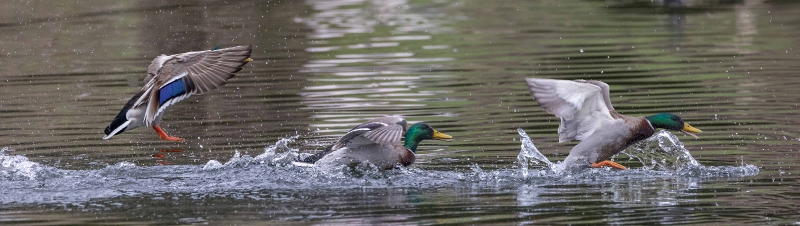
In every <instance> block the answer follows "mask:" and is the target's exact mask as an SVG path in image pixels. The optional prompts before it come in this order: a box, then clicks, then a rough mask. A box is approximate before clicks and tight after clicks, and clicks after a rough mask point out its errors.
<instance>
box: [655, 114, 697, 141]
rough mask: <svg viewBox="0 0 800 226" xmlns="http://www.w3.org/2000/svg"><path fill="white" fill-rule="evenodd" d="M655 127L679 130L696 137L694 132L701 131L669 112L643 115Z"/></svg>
mask: <svg viewBox="0 0 800 226" xmlns="http://www.w3.org/2000/svg"><path fill="white" fill-rule="evenodd" d="M645 118H647V121H650V124H651V125H653V127H655V128H662V129H669V130H677V131H681V132H683V133H685V134H688V135H690V136H693V137H695V138H698V137H697V135H694V134H695V133H700V132H703V131H702V130H699V129H697V128H694V127H693V126H691V125H689V123H686V122H684V121H683V119H682V118H681V117H680V116H677V115H675V114H671V113H660V114H656V115H651V116H647V117H645Z"/></svg>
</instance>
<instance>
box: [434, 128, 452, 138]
mask: <svg viewBox="0 0 800 226" xmlns="http://www.w3.org/2000/svg"><path fill="white" fill-rule="evenodd" d="M433 139H437V140H450V139H453V137H452V136H450V135H447V134H444V133H442V132H439V131H437V130H433Z"/></svg>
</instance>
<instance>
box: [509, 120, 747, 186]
mask: <svg viewBox="0 0 800 226" xmlns="http://www.w3.org/2000/svg"><path fill="white" fill-rule="evenodd" d="M517 132H518V133H519V135H520V141H521V142H522V148H521V150H520V153H519V155H518V156H517V164H518V166H519V167H520V169H521V172H522V176H523V177H524V178H528V177H529V174H530V169H531V168H532V166H533V165H536V164H540V163H544V164H546V165H547V169H548V170H546V171H539V175H538V176H539V177H542V176H547V174H555V175H558V174H561V173H563V172H564V167H565V166H564V164H563V163H561V162H559V163H557V164H553V163H551V162H550V161H549V160H547V157H545V156H544V155H542V153H541V152H539V150H538V149H537V148H536V146H534V145H533V142H532V141H531V138H530V137H529V136H528V134H527V133H525V131H524V130H522V129H521V128H519V129H517ZM622 153H624V154H627V155H628V156H630V157H631V158H632V159H637V160H638V161H639V162H641V163H642V165H643V167H642V169H643V171H641V172H644V173H647V174H651V175H655V174H660V173H661V172H667V174H666V175H671V174H672V173H673V172H674V173H676V175H678V176H681V177H689V178H730V177H746V176H754V175H757V174H758V173H759V169H758V167H757V166H754V165H749V164H745V163H744V161H742V163H741V166H710V167H709V166H703V165H701V164H700V163H699V162H698V161H697V160H695V159H694V157H692V155H691V154H690V153H689V150H688V149H686V148H685V146H684V145H683V142H681V141H680V140H679V139H678V137H677V136H675V135H674V134H672V133H670V132H668V131H664V130H662V131H659V132H657V133H656V134H655V135H653V136H651V137H649V138H647V139H645V140H642V141H640V142H637V143H636V144H633V145H631V146H630V147H628V148H627V149H625V150H623V151H622ZM585 171H589V172H599V173H605V174H614V173H620V172H613V171H608V170H604V169H590V170H585ZM627 171H630V170H627ZM612 172H613V173H612ZM589 175H591V174H589ZM585 176H586V175H585V174H580V175H577V176H572V175H571V176H568V177H570V178H578V177H585Z"/></svg>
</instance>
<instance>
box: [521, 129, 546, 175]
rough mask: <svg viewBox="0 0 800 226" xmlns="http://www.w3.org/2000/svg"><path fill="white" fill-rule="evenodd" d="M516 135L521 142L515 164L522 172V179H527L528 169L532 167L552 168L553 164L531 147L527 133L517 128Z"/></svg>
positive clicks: (534, 147) (533, 146)
mask: <svg viewBox="0 0 800 226" xmlns="http://www.w3.org/2000/svg"><path fill="white" fill-rule="evenodd" d="M517 133H519V136H520V139H519V140H520V142H522V145H521V149H520V151H519V155H517V164H518V166H519V168H520V170H521V172H522V176H523V177H525V178H527V177H528V175H529V173H530V172H529V169H530V167H532V166H536V165H541V164H545V166H546V167H547V168H551V167H552V166H553V163H552V162H550V160H548V159H547V157H545V156H544V155H543V154H542V153H541V152H539V149H537V148H536V146H535V145H533V141H531V138H530V137H529V136H528V134H527V133H525V130H522V128H517Z"/></svg>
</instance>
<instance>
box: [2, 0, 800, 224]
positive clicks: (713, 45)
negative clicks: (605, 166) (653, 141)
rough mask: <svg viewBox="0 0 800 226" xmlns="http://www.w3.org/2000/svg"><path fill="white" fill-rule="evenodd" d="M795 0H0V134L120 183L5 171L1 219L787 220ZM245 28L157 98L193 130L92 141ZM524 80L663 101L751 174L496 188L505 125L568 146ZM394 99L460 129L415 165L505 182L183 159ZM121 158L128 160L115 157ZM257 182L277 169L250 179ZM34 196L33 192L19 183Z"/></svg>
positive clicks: (506, 148)
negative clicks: (197, 54)
mask: <svg viewBox="0 0 800 226" xmlns="http://www.w3.org/2000/svg"><path fill="white" fill-rule="evenodd" d="M799 3H800V2H797V3H796V2H794V1H769V0H743V1H688V0H687V1H665V0H662V1H654V2H652V1H622V0H620V1H577V0H570V1H531V2H529V1H480V0H475V1H473V0H462V1H451V0H432V1H428V0H424V1H404V0H394V1H358V0H353V1H323V0H308V1H163V2H154V1H2V2H0V53H2V55H0V80H2V82H0V86H1V87H2V88H0V146H2V147H9V148H11V149H14V150H16V151H14V152H10V153H11V154H13V155H24V156H26V157H27V158H29V159H30V161H31V162H35V163H39V164H41V165H43V166H47V167H52V168H54V169H59V170H63V171H65V172H67V173H64V172H61V171H59V175H61V173H63V174H65V175H70V174H74V175H78V176H76V177H85V176H87V174H88V175H93V176H97V175H100V176H97V178H98V179H100V178H105V177H103V175H106V174H109V175H112V176H113V178H117V179H119V180H120V181H122V182H119V183H120V184H114V185H109V184H107V183H104V182H97V183H98V184H97V185H96V186H97V187H101V188H103V189H99V190H102V191H105V192H108V194H101V195H94V194H91V192H90V191H91V190H90V188H91V187H92V186H93V185H92V181H91V180H90V179H92V178H95V177H93V176H88V177H87V178H89V179H86V180H75V181H70V180H66V181H59V182H52V180H57V179H54V177H45V178H48V179H41V178H40V179H38V180H37V179H32V181H34V182H29V181H26V180H16V179H7V180H4V181H5V183H6V184H7V187H5V188H6V189H7V190H6V191H5V193H3V194H4V195H5V196H6V197H4V198H2V200H3V202H2V205H0V222H12V223H34V224H38V223H41V224H46V223H76V224H88V223H100V224H107V223H124V222H131V223H132V224H165V223H192V222H193V221H192V220H190V219H189V218H197V217H202V218H203V222H210V223H214V224H223V223H224V224H233V223H242V224H249V223H253V222H252V221H273V220H277V221H282V223H301V224H308V223H326V224H354V223H362V224H374V223H386V224H389V223H394V224H411V223H413V224H449V223H498V224H503V223H511V222H513V223H588V224H596V223H633V224H643V223H712V222H728V223H742V224H752V223H773V224H792V223H795V222H798V221H800V219H799V217H797V216H798V211H800V208H798V206H797V204H796V203H797V202H796V201H795V200H794V199H795V198H798V194H800V193H797V192H796V187H797V186H798V185H800V184H799V183H798V177H797V174H798V173H800V171H798V170H797V162H798V160H797V158H798V156H797V153H798V151H797V150H796V149H797V144H799V143H800V129H799V128H798V126H799V125H800V120H798V117H797V116H798V115H799V114H798V109H800V107H798V103H800V96H798V94H800V91H798V87H800V77H797V76H796V75H795V70H796V69H797V68H798V66H797V65H798V64H797V62H798V59H800V55H799V54H798V53H797V52H796V51H797V50H794V47H796V45H797V44H796V43H797V42H798V41H800V40H798V39H800V32H799V31H800V23H798V22H797V21H798V20H800V14H798V13H796V12H797V11H798V10H800V4H799ZM241 44H252V45H253V48H254V51H253V56H252V58H253V59H254V60H255V61H253V62H251V63H250V64H248V65H247V66H246V67H245V69H244V70H242V71H241V72H239V73H238V74H237V76H236V77H234V78H233V79H231V80H230V81H229V84H227V85H226V86H224V87H222V88H221V89H220V90H217V91H214V92H210V93H208V94H205V95H202V96H194V97H191V98H189V99H186V100H184V101H183V102H181V103H179V104H177V105H176V106H174V107H173V108H171V109H170V110H168V111H167V113H166V114H165V116H164V120H163V122H162V126H163V127H164V129H165V130H167V132H168V133H170V134H171V135H175V136H180V137H184V138H186V141H185V142H183V143H170V142H164V141H160V140H158V139H157V135H156V134H155V133H154V132H153V131H152V130H150V129H145V128H140V129H137V130H133V131H129V132H126V133H124V134H121V135H118V136H115V137H113V138H112V139H111V140H102V139H100V138H101V137H102V136H103V133H102V131H103V128H105V127H106V126H107V125H108V123H110V121H111V120H112V119H113V117H114V116H115V115H116V113H117V112H118V111H119V109H120V108H121V107H122V106H123V105H124V103H125V101H127V100H128V99H129V98H130V97H131V96H132V95H133V94H135V93H136V92H137V91H138V89H139V87H141V85H142V79H143V78H144V75H145V71H146V66H147V65H148V64H149V62H150V61H151V60H152V59H153V58H154V57H155V56H156V55H158V54H162V53H164V54H173V53H180V52H186V51H194V50H203V49H212V48H214V47H215V46H218V45H219V46H222V47H227V46H233V45H241ZM526 77H542V78H558V79H598V80H602V81H604V82H606V83H608V84H609V85H611V95H612V102H613V103H614V106H615V108H616V109H617V110H618V111H619V112H622V113H624V114H629V115H636V116H643V115H649V114H653V113H658V112H673V113H676V114H679V115H680V116H681V117H683V118H684V119H685V120H687V122H689V123H691V124H692V125H694V126H696V127H698V128H700V129H702V130H703V131H704V133H702V134H699V135H700V137H701V139H698V140H695V139H691V138H690V137H687V136H682V135H681V136H680V138H681V139H683V141H684V142H685V144H686V147H687V148H688V149H689V150H690V151H691V153H692V155H693V156H694V157H695V158H696V159H697V160H698V161H699V162H700V163H701V164H703V165H706V166H738V165H741V164H742V162H744V163H747V164H753V165H756V166H758V167H760V169H761V172H760V173H759V174H758V175H756V176H751V177H742V178H726V179H719V178H717V179H703V178H693V177H688V178H687V177H677V178H675V177H669V176H667V177H657V178H656V179H652V178H650V179H647V178H641V177H640V176H631V175H638V174H631V175H629V174H622V175H621V177H613V179H608V178H605V177H600V178H595V179H581V180H577V179H576V180H575V181H574V182H570V180H556V181H549V182H547V183H538V182H536V181H520V182H515V183H503V182H500V181H502V180H505V179H507V178H506V177H510V176H508V175H501V176H497V175H496V174H510V172H511V170H510V169H512V168H514V167H515V164H514V161H515V160H516V156H517V154H518V153H519V145H520V143H519V136H518V135H517V133H516V128H518V127H522V128H524V129H525V130H526V131H527V132H528V134H529V135H531V137H532V138H533V140H534V142H535V143H536V144H537V146H538V147H539V149H540V150H541V151H542V152H543V153H544V154H545V155H546V156H548V157H549V158H550V159H551V160H563V158H564V157H565V156H566V154H567V153H568V151H569V149H570V148H571V147H572V146H573V145H574V143H569V144H558V143H557V133H556V130H557V127H558V119H557V118H555V117H553V116H551V115H549V114H547V113H546V112H544V111H543V110H542V109H541V107H539V106H538V105H537V104H536V103H535V101H533V100H532V98H531V97H530V94H529V93H528V91H527V87H526V85H525V83H524V81H523V78H526ZM389 114H396V115H403V116H405V117H406V119H408V120H409V121H412V122H417V121H426V122H428V123H429V124H431V125H432V126H433V127H434V128H436V129H438V130H439V131H442V132H445V133H447V134H450V135H452V136H454V137H455V138H456V139H455V140H454V141H452V142H448V143H445V142H435V141H431V142H425V143H423V145H422V146H421V147H420V150H419V152H418V153H419V155H418V158H417V162H416V163H415V164H414V165H413V166H412V169H410V170H411V175H425V176H424V177H421V178H422V179H428V180H438V179H436V178H441V180H445V181H447V177H449V176H451V174H450V173H453V174H452V175H456V176H455V177H457V176H476V177H481V176H486V175H487V173H486V172H490V173H488V174H489V177H490V179H488V180H489V181H491V180H493V179H491V178H495V177H496V180H497V181H494V182H486V180H484V179H476V181H479V182H474V181H472V180H469V179H468V178H467V179H464V180H460V181H458V182H452V183H449V182H448V183H445V184H444V185H439V184H436V182H430V181H429V182H420V183H422V184H423V185H419V186H417V185H415V184H404V183H408V182H409V181H411V180H412V178H408V176H403V175H407V173H402V172H401V173H398V172H389V173H387V175H378V176H365V177H364V178H365V179H358V178H361V177H359V176H352V175H351V176H349V177H345V179H344V180H345V181H347V180H354V181H355V182H353V184H355V185H354V186H352V187H348V186H340V185H336V186H333V187H334V188H330V189H326V187H325V186H324V183H323V184H313V185H303V184H300V185H296V186H277V185H275V184H280V183H279V182H276V181H274V180H272V179H274V178H280V177H281V174H283V175H293V179H291V180H289V181H293V182H292V183H288V184H290V185H291V184H293V183H295V184H296V183H299V182H297V181H299V179H298V178H294V177H296V176H297V175H298V172H295V171H291V170H289V172H287V171H285V170H283V169H274V167H271V166H264V165H262V166H258V167H250V168H248V167H245V168H243V169H240V170H241V171H245V172H246V173H243V174H241V173H240V174H237V173H235V172H237V170H233V171H234V172H229V173H234V175H235V176H236V177H248V178H251V179H248V180H241V178H227V179H226V178H225V175H222V174H221V173H220V175H216V174H210V175H209V174H205V173H202V172H196V171H197V170H198V169H196V168H200V167H202V166H203V165H204V164H206V163H207V162H209V160H219V161H223V162H224V161H226V160H228V159H230V158H232V157H233V156H234V153H235V152H236V151H238V152H241V153H243V154H249V155H252V156H256V155H259V154H261V153H263V152H264V148H265V147H266V146H270V145H272V144H274V143H275V142H276V141H278V140H279V139H281V138H286V137H290V136H295V135H299V138H297V140H295V142H294V143H293V144H292V146H293V147H296V148H298V149H300V150H301V152H314V151H315V150H319V149H321V148H322V147H323V146H324V145H325V144H328V143H330V142H332V141H334V140H335V139H336V138H337V137H338V136H340V135H341V134H343V133H344V132H346V131H347V130H348V129H350V128H352V126H353V125H355V124H358V123H360V122H362V121H365V120H367V119H370V118H374V117H379V116H383V115H389ZM617 160H618V161H619V162H620V163H622V164H624V165H626V166H630V167H633V168H637V167H641V165H642V164H641V163H639V162H637V161H634V160H630V161H628V160H627V158H625V157H617ZM120 162H128V163H133V164H135V165H136V166H138V167H140V168H138V169H139V170H132V172H127V171H125V170H123V171H122V172H117V171H115V170H110V171H111V172H108V171H109V169H108V167H107V166H108V165H114V164H117V163H120ZM163 165H171V166H163ZM192 167H194V168H192ZM476 167H477V168H476ZM505 169H509V170H505ZM95 170H97V171H95ZM481 170H486V172H484V171H481ZM492 170H496V171H492ZM172 171H177V172H176V173H175V175H174V176H171V175H170V172H172ZM184 171H185V172H184ZM86 172H90V173H86ZM187 172H188V173H187ZM224 172H227V171H224ZM461 172H472V173H474V174H471V173H467V174H458V173H461ZM652 173H664V172H652ZM95 174H97V175H95ZM492 174H495V175H494V176H491V175H492ZM125 176H130V177H131V178H136V179H137V180H136V181H134V182H131V183H135V184H140V185H141V184H146V183H144V182H142V181H147V180H152V182H153V183H159V184H169V182H170V181H171V180H179V181H184V182H186V183H197V186H199V187H203V186H200V185H203V184H206V183H218V184H225V183H226V182H228V181H235V182H236V183H238V184H232V185H231V186H228V187H226V186H221V187H215V188H214V189H210V190H204V189H200V190H199V191H193V190H192V189H191V187H192V186H189V185H186V186H177V187H176V188H174V189H172V188H171V187H170V186H164V187H158V186H156V187H158V188H157V189H155V190H156V191H154V192H152V193H148V192H142V190H146V189H134V190H136V191H137V192H132V193H130V194H129V193H128V192H129V190H130V189H128V188H127V187H125V182H124V179H121V178H125ZM206 177H209V178H211V179H208V180H206V179H199V178H206ZM352 177H355V178H356V179H353V178H352ZM376 177H377V178H378V179H375V178H376ZM395 177H399V178H397V179H398V180H396V181H399V182H394V183H393V182H392V180H391V179H393V178H395ZM625 177H631V178H628V179H626V178H625ZM176 178H177V179H176ZM187 178H195V179H192V180H190V179H187ZM215 178H216V179H215ZM264 178H270V179H265V180H269V181H271V182H276V183H267V184H260V185H258V186H252V184H258V182H257V181H259V180H261V179H264ZM659 178H660V179H659ZM300 179H302V178H300ZM311 179H315V178H314V177H311ZM316 179H319V178H316ZM328 179H329V180H334V179H330V178H328ZM328 179H326V180H328ZM48 180H50V181H48ZM0 182H2V181H0ZM36 183H41V184H40V185H39V186H38V187H37V186H34V185H35V184H36ZM331 183H334V182H331ZM383 183H388V184H383ZM425 183H432V184H425ZM9 184H10V185H9ZM59 185H60V186H64V187H62V188H60V187H58V186H59ZM382 185H386V186H382ZM15 186H16V187H15ZM53 186H55V187H53ZM70 186H75V187H70ZM237 186H239V187H241V188H240V189H235V187H237ZM11 188H16V190H13V189H11ZM9 189H10V190H9ZM58 193H64V194H65V196H68V197H69V198H65V199H59V198H58V195H57V194H58ZM71 193H74V194H84V193H86V196H85V197H84V198H75V197H71V196H69V194H71ZM37 194H45V195H43V196H41V197H45V198H43V199H35V198H34V199H30V200H28V199H25V197H11V196H12V195H15V196H25V195H32V196H33V197H40V196H36V195H37ZM48 197H49V198H48ZM45 199H51V200H45ZM31 200H32V201H31ZM201 223H202V222H201Z"/></svg>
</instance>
